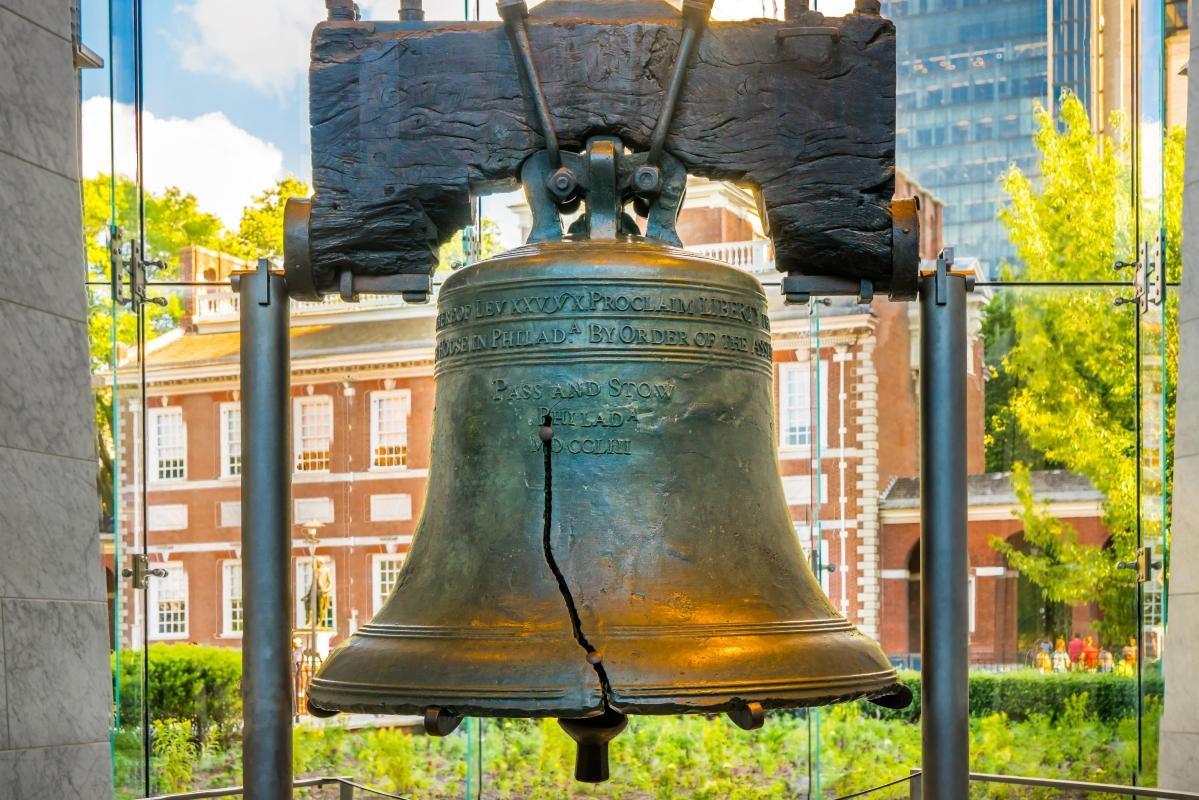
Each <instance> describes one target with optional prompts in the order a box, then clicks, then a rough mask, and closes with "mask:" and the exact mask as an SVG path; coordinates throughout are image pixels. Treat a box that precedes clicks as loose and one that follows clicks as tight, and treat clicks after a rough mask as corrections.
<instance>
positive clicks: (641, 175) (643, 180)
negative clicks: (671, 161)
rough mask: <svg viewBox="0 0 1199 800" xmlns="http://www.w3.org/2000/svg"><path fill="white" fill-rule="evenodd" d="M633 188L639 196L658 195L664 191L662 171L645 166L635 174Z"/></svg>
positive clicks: (638, 168)
mask: <svg viewBox="0 0 1199 800" xmlns="http://www.w3.org/2000/svg"><path fill="white" fill-rule="evenodd" d="M633 188H634V189H635V190H636V191H637V193H638V194H657V193H658V192H660V191H662V170H660V169H658V168H657V167H655V166H654V165H652V164H643V165H641V166H640V167H637V169H636V171H634V172H633Z"/></svg>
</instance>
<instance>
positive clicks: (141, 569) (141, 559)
mask: <svg viewBox="0 0 1199 800" xmlns="http://www.w3.org/2000/svg"><path fill="white" fill-rule="evenodd" d="M132 563H133V567H132V568H130V567H125V568H124V569H123V570H121V576H122V577H125V578H132V579H133V580H132V581H130V582H131V583H132V584H133V586H134V588H135V589H143V590H144V589H145V588H146V587H147V586H149V584H150V577H151V576H153V577H155V578H165V577H166V576H167V571H166V570H165V569H163V568H162V567H154V568H151V567H150V558H149V556H146V555H144V554H142V553H137V554H135V555H134V556H133V559H132Z"/></svg>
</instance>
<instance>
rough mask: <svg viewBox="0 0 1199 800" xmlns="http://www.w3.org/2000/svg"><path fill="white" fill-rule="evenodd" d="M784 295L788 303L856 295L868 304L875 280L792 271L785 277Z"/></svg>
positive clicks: (862, 302) (805, 303)
mask: <svg viewBox="0 0 1199 800" xmlns="http://www.w3.org/2000/svg"><path fill="white" fill-rule="evenodd" d="M783 297H784V298H785V302H786V303H787V305H807V304H808V303H809V302H810V301H811V300H812V298H813V297H856V298H857V300H858V302H859V303H861V304H862V305H866V304H867V303H869V302H870V301H871V300H873V299H874V282H873V281H869V280H867V279H865V278H861V279H859V280H854V279H853V278H837V277H833V276H830V275H801V274H796V273H790V274H788V275H786V276H785V277H784V278H783Z"/></svg>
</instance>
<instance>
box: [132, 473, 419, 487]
mask: <svg viewBox="0 0 1199 800" xmlns="http://www.w3.org/2000/svg"><path fill="white" fill-rule="evenodd" d="M428 477H429V470H428V469H427V468H426V469H404V470H398V469H397V470H377V471H375V472H298V473H296V474H294V475H293V476H292V478H291V482H292V484H297V483H343V482H353V481H384V480H395V481H409V480H418V479H420V478H428ZM236 485H237V484H236V483H230V482H229V481H228V480H221V479H218V480H209V481H178V482H175V483H170V484H162V485H157V486H153V490H154V491H155V492H180V491H190V490H192V489H229V488H231V487H233V486H236ZM121 491H122V492H140V491H141V488H140V487H138V486H135V485H133V484H129V483H127V484H124V485H123V486H121Z"/></svg>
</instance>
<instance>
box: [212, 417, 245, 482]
mask: <svg viewBox="0 0 1199 800" xmlns="http://www.w3.org/2000/svg"><path fill="white" fill-rule="evenodd" d="M235 415H236V417H237V445H236V447H237V471H236V472H234V471H233V469H232V467H231V465H230V463H229V460H230V458H231V457H232V456H233V453H232V452H231V451H232V450H233V448H234V443H233V441H232V439H231V437H230V436H229V428H230V427H231V425H230V420H231V419H232V418H233V417H234V416H235ZM217 430H218V431H219V432H220V433H219V436H220V440H221V477H222V478H224V479H225V480H229V479H230V478H237V477H240V476H241V403H221V404H220V406H219V410H218V411H217Z"/></svg>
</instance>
